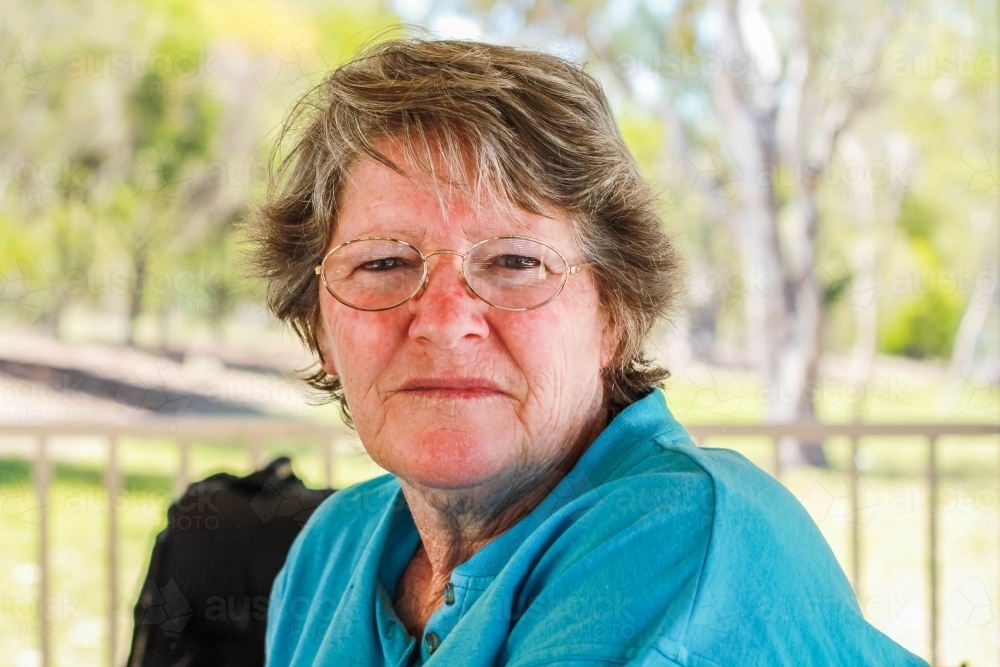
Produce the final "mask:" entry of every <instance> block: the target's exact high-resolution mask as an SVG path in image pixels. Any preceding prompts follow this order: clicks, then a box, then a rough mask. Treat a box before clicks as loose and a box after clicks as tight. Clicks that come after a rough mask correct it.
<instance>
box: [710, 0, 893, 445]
mask: <svg viewBox="0 0 1000 667" xmlns="http://www.w3.org/2000/svg"><path fill="white" fill-rule="evenodd" d="M714 7H715V8H716V11H717V12H718V13H719V15H720V16H721V17H723V19H724V20H723V28H722V31H721V34H720V36H719V39H718V42H717V45H716V55H717V56H718V58H719V60H720V61H721V62H722V63H727V64H731V65H733V66H727V67H724V68H723V77H724V78H725V84H726V85H721V86H716V87H714V88H713V93H714V95H713V104H714V108H715V110H716V112H717V113H718V114H719V117H720V119H721V121H722V122H721V126H722V127H724V128H725V132H726V135H727V145H728V146H729V148H730V152H731V153H732V155H733V157H734V160H735V161H736V162H737V164H738V165H739V168H740V170H741V171H742V172H743V174H744V181H743V187H742V190H741V198H740V203H741V206H742V210H741V211H740V215H738V216H733V217H732V218H731V221H732V223H733V225H734V227H735V228H734V230H733V232H734V234H735V236H736V237H737V238H738V239H739V241H740V247H741V251H742V252H743V254H744V270H745V271H746V272H747V276H746V278H747V279H746V281H745V284H746V286H747V289H746V297H745V298H746V301H745V304H746V323H747V333H748V341H747V349H748V353H749V355H750V358H751V359H753V360H756V361H757V362H758V367H759V372H760V373H761V376H762V377H763V378H764V382H765V387H764V389H765V391H764V394H765V396H766V398H767V418H768V419H769V420H770V421H775V422H788V421H809V420H814V419H815V418H816V417H815V403H814V392H815V389H816V384H817V381H818V365H819V358H820V355H821V353H822V351H823V342H824V341H823V334H824V328H825V327H824V324H825V320H826V315H827V309H828V305H829V304H828V303H827V295H826V291H825V289H824V287H823V286H821V285H820V284H819V281H818V280H817V276H816V273H815V265H816V259H817V257H816V243H817V233H818V229H819V226H820V224H821V220H820V213H819V208H818V199H817V194H818V193H817V190H818V187H819V185H820V183H821V182H822V179H823V175H824V173H825V172H826V170H827V168H828V167H829V165H830V161H831V159H832V157H833V154H834V149H835V147H836V145H837V141H838V138H839V137H840V135H841V133H842V132H843V130H844V129H845V128H846V127H847V126H848V124H849V123H850V122H851V121H852V120H853V118H854V117H855V116H856V115H857V113H858V112H859V111H860V110H861V109H863V108H864V107H865V106H866V104H867V103H868V102H869V99H870V96H869V92H870V90H871V84H872V81H871V80H870V79H868V80H867V81H858V82H855V84H857V85H855V86H853V87H852V86H845V90H844V91H843V92H841V94H839V95H833V94H830V91H829V90H822V91H821V90H818V89H816V88H810V86H808V85H807V81H809V80H810V74H812V73H814V67H815V64H814V63H813V62H811V60H810V56H809V46H808V37H809V28H808V26H807V25H806V24H805V19H804V8H803V7H801V6H799V7H798V8H797V12H796V13H797V16H798V17H799V19H800V20H799V24H798V30H797V35H796V38H795V40H794V43H793V44H792V46H791V47H790V50H789V52H788V54H787V55H786V57H785V58H781V56H780V55H779V53H778V51H777V47H776V42H775V40H774V38H773V36H772V34H771V31H770V29H769V27H768V23H767V20H766V19H765V17H764V15H763V14H762V12H761V9H760V3H759V0H715V5H714ZM888 25H889V24H888V23H887V24H885V25H881V26H879V27H878V28H877V30H876V32H875V33H874V36H869V38H868V39H866V40H865V43H867V44H868V45H869V47H870V49H871V50H872V52H873V53H874V56H873V59H874V62H875V63H877V62H878V58H879V54H880V53H881V50H882V44H883V43H884V41H885V37H886V35H887V34H888ZM737 64H738V65H739V66H735V65H737ZM820 92H822V93H823V94H819V93H820ZM788 172H790V173H791V174H792V176H793V178H792V184H791V194H790V195H789V196H788V197H787V199H785V201H784V203H780V200H779V183H778V182H777V180H776V178H777V176H778V175H779V174H781V173H788ZM781 456H782V459H783V461H784V462H786V463H795V462H800V461H803V460H804V461H808V462H810V463H819V464H822V463H823V462H824V460H825V459H824V457H823V455H822V449H821V448H820V447H819V444H818V443H805V444H804V445H803V446H797V443H793V442H790V441H786V442H784V443H782V445H781Z"/></svg>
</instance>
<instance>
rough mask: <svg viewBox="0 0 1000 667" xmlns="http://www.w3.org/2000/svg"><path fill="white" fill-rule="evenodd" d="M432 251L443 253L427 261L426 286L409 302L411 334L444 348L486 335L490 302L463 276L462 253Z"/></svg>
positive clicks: (487, 332)
mask: <svg viewBox="0 0 1000 667" xmlns="http://www.w3.org/2000/svg"><path fill="white" fill-rule="evenodd" d="M432 254H436V255H441V256H440V257H438V258H437V259H435V260H434V261H428V264H427V278H426V280H425V281H424V285H423V287H422V288H421V290H420V291H419V292H418V293H417V294H416V295H415V296H414V297H413V298H412V299H410V300H409V302H407V305H408V307H409V309H410V314H411V315H413V321H412V322H411V323H410V331H409V333H410V337H411V338H423V339H426V340H428V341H430V342H431V343H433V344H434V345H436V346H437V347H439V348H441V349H445V350H450V349H453V348H455V347H456V346H457V345H459V344H460V343H461V342H462V341H468V340H479V339H482V338H486V336H488V335H489V324H488V323H487V322H486V317H485V315H486V311H487V310H488V309H489V304H487V303H486V302H485V301H483V300H482V299H480V298H479V297H477V296H476V295H475V293H473V291H472V290H471V289H469V286H468V284H467V283H466V282H465V278H464V276H463V275H462V259H461V256H457V255H458V253H452V252H448V253H432ZM430 256H431V255H428V256H427V257H428V259H429V258H430Z"/></svg>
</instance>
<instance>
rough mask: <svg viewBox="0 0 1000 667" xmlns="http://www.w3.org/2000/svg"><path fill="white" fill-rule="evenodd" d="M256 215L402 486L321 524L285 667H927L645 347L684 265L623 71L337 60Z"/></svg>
mask: <svg viewBox="0 0 1000 667" xmlns="http://www.w3.org/2000/svg"><path fill="white" fill-rule="evenodd" d="M286 128H294V129H295V132H296V142H295V143H294V145H293V147H292V149H291V151H290V153H289V154H288V155H287V156H286V158H285V160H284V162H283V163H282V165H281V168H280V170H279V173H278V175H277V178H276V179H275V181H274V186H273V187H272V191H271V193H270V196H269V199H268V201H267V203H266V204H265V205H264V206H263V207H262V208H261V210H260V211H259V212H258V214H257V215H256V218H255V221H256V225H257V226H256V229H257V230H258V234H259V239H260V242H261V255H260V256H261V262H262V265H263V267H264V269H265V273H266V275H267V277H268V279H269V281H270V288H269V289H270V291H269V296H270V303H271V306H272V308H273V310H274V312H275V313H276V314H277V315H278V317H280V318H281V319H283V320H285V321H287V322H290V323H291V324H292V326H293V327H294V328H295V329H296V331H297V332H298V333H299V334H300V335H301V336H302V338H303V340H304V341H305V342H306V343H307V344H308V345H309V346H310V347H311V348H312V350H313V351H315V352H316V353H317V355H318V359H319V370H318V371H317V372H316V373H315V374H314V375H313V376H311V378H310V381H311V383H312V384H313V385H314V386H315V387H318V388H320V389H322V390H324V391H327V392H329V393H330V395H331V396H332V397H334V398H336V399H337V400H339V401H340V404H341V407H342V411H343V413H344V416H345V418H346V419H347V420H348V422H349V423H353V425H354V426H355V428H356V429H357V432H358V435H359V436H360V439H361V442H362V443H363V445H364V446H365V448H366V450H367V451H368V453H369V454H370V455H371V457H372V458H373V459H374V460H375V461H376V462H377V463H378V464H379V465H380V466H382V467H383V468H385V469H386V470H388V471H389V472H390V473H392V474H391V475H387V476H384V477H381V478H378V479H375V480H372V481H370V482H367V483H364V484H361V485H358V486H356V487H353V488H351V489H348V490H346V491H343V492H340V493H338V494H336V495H335V496H334V497H333V498H332V499H331V500H330V501H328V502H326V503H324V505H323V506H322V507H321V508H320V509H319V510H317V512H316V513H315V514H314V515H313V517H312V519H311V520H310V522H309V524H308V525H307V526H306V528H305V530H304V531H303V532H302V534H301V535H300V537H299V539H298V540H297V541H296V544H295V546H294V547H293V548H292V550H291V552H290V554H289V557H288V560H287V562H286V564H285V567H284V569H283V571H282V573H281V574H280V575H279V576H278V578H277V579H276V581H275V583H274V589H273V594H272V599H271V607H270V612H269V621H268V662H269V664H270V665H289V664H291V665H313V664H322V665H347V664H350V665H395V666H400V665H410V664H423V663H428V664H440V665H477V666H478V665H518V666H528V665H549V664H558V665H594V664H629V665H764V664H768V665H770V664H775V665H779V664H780V665H796V666H801V665H835V664H836V665H863V664H864V665H868V664H873V665H875V664H877V665H911V664H912V665H916V664H923V663H921V662H920V661H919V660H918V659H917V658H915V657H914V656H912V655H910V654H909V653H907V652H906V651H904V650H903V649H901V648H900V647H898V646H897V645H895V644H893V643H892V642H891V641H890V640H889V639H888V638H886V637H885V636H884V635H882V634H880V633H879V632H878V631H876V630H875V629H874V628H872V627H871V626H870V625H868V624H867V623H866V622H865V621H864V619H863V618H862V616H861V613H860V611H859V609H858V605H857V602H856V600H855V598H854V595H853V593H852V591H851V589H850V586H849V585H848V583H847V581H846V580H845V578H844V576H843V574H842V572H841V571H840V569H839V568H838V566H837V563H836V561H835V560H834V558H833V556H832V554H831V552H830V550H829V548H828V547H827V545H826V544H825V542H824V541H823V539H822V537H821V535H820V534H819V531H818V530H817V529H816V527H815V525H814V524H813V523H812V522H811V521H810V519H809V518H808V516H807V515H806V513H805V512H804V510H803V509H802V508H801V506H800V505H799V504H798V503H797V502H796V501H795V500H794V499H793V498H792V497H791V496H790V495H789V494H788V493H787V492H786V491H785V490H784V489H783V488H782V487H781V486H780V485H778V484H777V483H776V482H774V481H773V480H772V479H771V478H770V477H769V476H767V475H766V474H764V473H762V472H761V471H759V470H758V469H756V468H755V467H754V466H753V465H751V464H750V463H749V462H747V461H746V460H745V459H743V458H742V457H740V456H739V455H737V454H734V453H732V452H726V451H721V450H700V449H698V448H697V447H696V446H695V445H694V444H693V443H692V442H691V439H690V438H689V436H688V434H687V433H686V432H685V431H684V429H683V428H682V427H681V426H680V425H679V424H678V423H677V422H676V421H675V420H674V419H673V417H672V416H671V415H670V412H669V411H668V409H667V406H666V403H665V400H664V396H663V393H662V391H660V390H659V389H656V388H654V387H655V385H656V384H658V383H659V382H660V381H661V380H662V379H664V378H665V377H666V376H667V372H666V371H665V370H664V369H661V368H659V367H657V366H655V365H654V364H652V363H650V362H649V361H648V360H647V359H646V357H644V356H643V353H642V348H643V345H644V343H645V342H646V338H647V336H648V335H649V332H650V330H651V328H652V326H653V324H654V323H655V322H656V321H657V319H658V318H660V317H663V316H665V315H667V314H669V313H670V312H671V309H672V308H673V307H674V305H675V303H676V301H677V298H678V293H679V287H678V285H679V283H680V269H679V262H678V259H677V255H676V252H675V250H674V248H673V246H672V245H671V242H670V240H669V238H668V237H667V236H666V235H665V234H664V232H663V228H662V224H661V221H660V219H659V217H658V215H657V208H656V201H655V198H654V196H653V194H652V193H651V190H650V188H649V186H648V185H647V184H646V183H645V182H644V181H643V179H642V178H641V176H640V175H639V173H638V170H637V168H636V165H635V162H634V161H633V159H632V157H631V156H630V154H629V152H628V150H627V148H626V147H625V144H624V142H623V141H622V138H621V135H620V134H619V132H618V130H617V127H616V125H615V122H614V118H613V115H612V112H611V109H610V106H609V104H608V102H607V100H606V98H605V97H604V95H603V93H602V91H601V89H600V87H599V86H598V84H597V83H596V82H595V81H594V80H593V79H592V78H591V77H590V76H588V75H587V74H585V73H584V72H582V71H581V70H580V69H578V68H577V67H575V66H573V65H570V64H568V63H566V62H564V61H562V60H560V59H558V58H555V57H553V56H549V55H544V54H541V53H534V52H529V51H520V50H516V49H512V48H505V47H499V46H490V45H486V44H476V43H468V42H447V41H394V42H388V43H384V44H381V45H379V46H377V47H374V48H373V49H371V50H370V51H368V52H367V53H365V54H364V55H363V56H362V57H360V58H359V59H357V60H355V61H354V62H352V63H350V64H348V65H345V66H343V67H341V68H339V69H337V70H336V71H335V72H333V73H332V74H331V75H330V76H329V77H328V78H327V80H326V81H325V82H324V83H323V84H322V85H321V86H320V87H319V88H318V89H317V90H316V91H314V92H313V94H311V95H310V96H309V97H307V98H306V100H305V101H303V102H302V103H300V105H299V106H298V107H297V109H296V111H295V113H294V114H293V115H292V118H291V119H290V120H289V122H288V125H287V126H286Z"/></svg>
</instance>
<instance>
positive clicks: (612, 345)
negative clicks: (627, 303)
mask: <svg viewBox="0 0 1000 667" xmlns="http://www.w3.org/2000/svg"><path fill="white" fill-rule="evenodd" d="M621 340H622V332H621V328H620V327H618V325H616V324H613V323H612V322H610V321H605V323H604V329H603V331H602V332H601V368H602V369H603V368H607V367H608V366H609V365H610V364H611V360H612V359H614V358H615V352H617V351H618V345H619V344H620V343H621Z"/></svg>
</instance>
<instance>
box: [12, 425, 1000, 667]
mask: <svg viewBox="0 0 1000 667" xmlns="http://www.w3.org/2000/svg"><path fill="white" fill-rule="evenodd" d="M687 428H688V430H689V431H690V432H691V435H692V436H693V437H694V439H695V440H697V441H699V442H704V441H705V440H708V439H711V438H715V437H723V436H724V437H727V438H728V437H765V438H768V439H770V440H771V444H772V446H773V452H774V475H775V477H777V478H778V479H779V480H780V479H781V474H782V469H781V468H782V466H781V461H780V457H779V456H778V453H779V443H780V441H781V439H782V438H784V437H792V438H798V439H803V440H810V441H818V442H822V441H825V440H826V439H827V438H830V437H835V436H841V437H847V438H848V439H849V440H850V443H851V457H850V473H849V476H848V484H849V496H850V504H851V510H852V517H854V520H852V521H851V522H850V535H849V540H850V544H851V567H850V577H851V581H852V583H853V584H854V587H855V591H858V590H859V586H860V582H861V571H862V563H861V556H860V541H861V535H860V531H861V523H860V522H859V521H858V520H857V516H858V509H859V505H860V503H859V479H860V470H859V468H858V465H857V458H858V457H857V453H858V440H859V438H863V437H868V436H922V437H924V438H926V439H927V447H928V466H927V473H926V484H927V491H928V498H929V509H930V511H929V512H928V519H927V544H928V552H929V554H930V558H929V563H928V570H927V581H928V589H929V600H928V606H929V608H930V614H929V618H930V621H929V628H928V632H929V638H930V656H931V660H930V662H931V665H932V666H933V667H937V665H938V664H939V655H938V647H939V639H940V632H939V630H940V628H939V607H940V604H939V598H938V595H939V590H938V588H939V581H940V572H939V560H938V553H937V549H938V537H939V530H938V529H939V516H938V514H939V512H938V477H939V470H938V448H939V439H940V438H941V437H942V436H990V435H993V436H997V435H1000V425H991V424H859V423H849V424H817V423H794V424H752V425H751V424H740V425H706V424H700V425H687ZM73 435H76V436H80V435H86V436H97V437H100V438H102V439H104V440H105V441H106V443H107V447H108V463H107V467H106V469H105V482H104V483H105V486H106V488H107V491H108V513H109V521H108V535H107V547H108V575H109V576H108V590H107V597H108V602H109V604H108V618H107V623H108V642H109V646H110V650H109V656H110V657H109V662H110V664H111V665H112V667H114V666H115V665H117V664H118V662H117V661H118V656H117V655H116V653H115V651H116V648H117V647H118V646H119V635H118V623H117V610H118V602H119V591H118V585H117V581H118V566H119V563H118V510H117V507H116V502H115V500H116V498H117V497H118V494H119V493H120V491H121V480H120V472H119V468H118V455H117V450H118V447H119V443H120V441H121V439H122V438H156V439H170V440H173V441H174V442H175V443H176V444H177V447H178V448H179V454H180V469H179V472H178V474H177V479H176V483H177V488H179V489H183V488H184V487H186V486H187V484H188V483H189V482H190V481H191V480H190V479H189V454H190V450H191V447H192V444H193V443H195V442H198V443H207V442H213V441H214V442H219V441H226V442H234V441H236V442H240V443H242V444H243V445H244V446H245V447H246V449H247V450H248V452H249V453H250V455H251V457H252V459H253V461H254V464H255V466H259V465H260V464H261V463H262V462H263V461H262V456H263V454H264V448H265V446H266V445H267V443H269V442H274V441H277V440H285V441H287V440H295V441H296V442H301V443H303V444H307V445H309V446H312V447H315V448H318V449H319V450H320V452H321V454H322V457H323V461H324V476H325V481H326V485H327V486H332V481H333V455H334V449H335V446H336V443H337V441H338V440H339V439H341V438H342V437H343V432H342V430H341V429H340V427H337V426H324V425H320V424H314V423H303V422H296V421H282V420H275V419H253V418H249V419H248V418H236V419H234V418H226V419H217V418H186V419H176V420H173V419H155V420H147V421H139V422H133V423H118V424H110V423H82V422H72V423H42V424H27V423H22V424H0V436H20V437H25V436H27V437H30V438H32V439H33V444H34V456H33V457H32V471H33V473H34V478H35V484H36V487H37V488H36V493H37V494H38V497H39V498H47V497H48V493H49V485H50V483H51V463H50V457H49V442H50V441H51V440H52V439H53V438H55V437H62V436H73ZM998 444H1000V439H998ZM998 474H1000V473H998ZM38 543H39V549H38V565H39V568H40V572H41V578H40V581H39V590H38V619H39V624H40V627H39V630H38V641H39V645H38V650H39V652H40V654H41V665H42V667H49V666H50V664H51V647H50V645H49V628H48V627H47V626H48V623H49V615H48V611H49V610H48V609H47V608H46V606H47V605H48V603H49V599H50V597H49V594H50V592H49V582H50V578H49V575H50V564H49V527H48V518H47V516H46V512H44V511H43V512H40V514H39V524H38Z"/></svg>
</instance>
